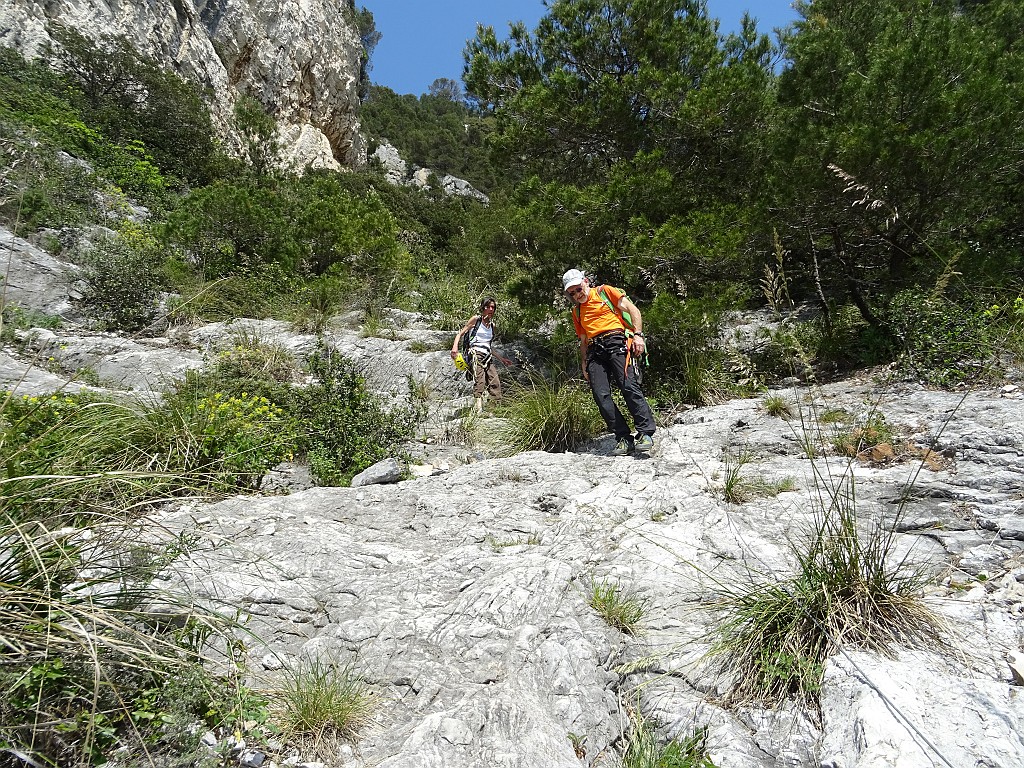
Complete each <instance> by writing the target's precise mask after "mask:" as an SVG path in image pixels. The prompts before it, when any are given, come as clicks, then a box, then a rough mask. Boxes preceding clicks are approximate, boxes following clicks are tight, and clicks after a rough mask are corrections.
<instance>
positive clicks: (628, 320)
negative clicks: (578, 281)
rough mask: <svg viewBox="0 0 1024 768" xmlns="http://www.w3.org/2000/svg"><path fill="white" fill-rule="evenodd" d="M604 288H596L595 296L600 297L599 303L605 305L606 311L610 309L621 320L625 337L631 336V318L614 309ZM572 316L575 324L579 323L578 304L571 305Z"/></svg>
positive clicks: (627, 313) (625, 313) (627, 314)
mask: <svg viewBox="0 0 1024 768" xmlns="http://www.w3.org/2000/svg"><path fill="white" fill-rule="evenodd" d="M605 287H606V286H603V285H599V286H597V295H598V296H600V297H601V301H603V302H604V303H605V305H606V306H607V307H608V309H610V310H611V311H612V312H614V313H615V314H616V315H618V316H619V319H620V320H622V325H623V326H624V327H625V330H626V335H627V336H632V335H633V318H632V317H630V315H629V312H622V311H620V310H619V308H618V307H616V306H615V305H614V304H612V300H611V299H610V298H609V297H608V292H607V291H606V290H605ZM622 295H623V296H625V295H626V294H625V293H623V294H622ZM572 316H573V317H574V318H576V322H580V305H579V304H576V303H574V304H573V305H572Z"/></svg>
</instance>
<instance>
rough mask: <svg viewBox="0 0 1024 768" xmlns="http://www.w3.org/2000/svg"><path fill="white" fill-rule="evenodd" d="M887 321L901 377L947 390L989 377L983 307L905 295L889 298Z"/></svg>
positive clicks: (919, 293)
mask: <svg viewBox="0 0 1024 768" xmlns="http://www.w3.org/2000/svg"><path fill="white" fill-rule="evenodd" d="M888 316H889V318H890V323H891V325H892V327H893V330H894V333H895V335H896V337H897V338H898V339H899V344H900V356H899V358H898V362H899V365H900V368H901V370H902V371H903V372H904V373H905V374H906V375H910V376H913V377H914V378H916V379H919V380H921V381H925V382H927V383H929V384H934V385H936V386H940V387H949V386H953V385H955V384H959V383H962V382H973V381H978V380H980V379H982V378H983V377H985V376H987V375H990V374H991V366H992V363H993V359H994V354H993V347H992V330H993V327H992V324H991V322H990V320H989V318H988V317H987V316H986V311H985V308H984V307H978V306H974V305H972V304H971V303H965V302H957V301H953V300H950V299H947V298H943V297H936V296H931V295H928V294H926V293H923V292H922V291H919V290H907V291H902V292H900V293H898V294H897V295H896V296H895V297H893V299H892V301H891V302H890V304H889V308H888Z"/></svg>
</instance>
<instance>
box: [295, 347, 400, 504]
mask: <svg viewBox="0 0 1024 768" xmlns="http://www.w3.org/2000/svg"><path fill="white" fill-rule="evenodd" d="M309 372H310V374H311V375H312V376H313V382H312V383H311V384H309V385H308V386H305V387H300V388H296V389H295V390H294V391H293V399H292V401H291V403H290V405H289V413H290V415H291V417H292V419H293V420H294V422H295V423H296V425H297V429H298V450H299V453H300V454H304V455H305V456H306V457H307V459H308V461H309V468H310V472H311V473H312V475H313V478H314V479H315V480H316V482H317V483H318V484H320V485H344V484H346V483H348V482H349V481H350V480H351V479H352V476H353V475H355V474H357V473H358V472H361V471H362V470H364V469H366V468H367V467H369V466H371V465H372V464H375V463H376V462H378V461H381V460H382V459H385V458H388V457H389V456H394V455H395V454H396V453H397V452H398V451H399V450H400V447H401V444H402V443H403V442H404V441H405V440H407V439H408V438H409V436H410V435H411V434H412V429H413V426H414V419H413V414H412V413H411V412H410V411H406V410H396V411H388V410H387V409H385V408H384V406H383V404H382V403H381V402H380V400H379V399H378V398H376V397H375V396H374V395H372V394H371V393H370V392H368V391H367V389H366V385H365V382H364V380H363V377H362V376H361V375H359V373H358V371H356V369H355V366H354V365H353V364H352V363H351V362H350V361H348V360H346V359H345V358H344V357H343V356H342V355H341V354H339V353H338V352H336V351H334V350H321V351H319V352H317V353H316V354H314V355H313V356H312V357H311V358H310V361H309Z"/></svg>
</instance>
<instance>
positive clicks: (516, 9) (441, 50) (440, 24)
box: [356, 0, 797, 96]
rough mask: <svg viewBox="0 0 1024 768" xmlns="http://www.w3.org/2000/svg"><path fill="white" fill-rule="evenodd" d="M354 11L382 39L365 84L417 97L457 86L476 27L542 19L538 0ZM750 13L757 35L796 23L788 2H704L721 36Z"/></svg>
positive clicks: (457, 0) (390, 3)
mask: <svg viewBox="0 0 1024 768" xmlns="http://www.w3.org/2000/svg"><path fill="white" fill-rule="evenodd" d="M356 5H357V6H363V7H366V8H368V9H369V10H370V11H371V12H372V13H373V18H374V21H375V22H376V24H377V31H378V32H380V33H381V34H382V37H381V41H380V43H379V44H378V46H377V50H376V51H374V54H373V60H372V64H373V70H372V71H371V72H370V78H371V79H372V80H373V82H374V83H376V84H378V85H386V86H387V87H388V88H390V89H391V90H393V91H395V92H397V93H412V94H415V95H417V96H419V95H420V94H422V93H426V91H427V88H428V87H429V86H430V84H431V83H432V82H434V80H435V79H437V78H439V77H448V78H451V79H452V80H457V81H460V82H461V79H462V49H463V48H464V47H465V45H466V41H467V40H469V39H471V38H472V37H473V36H474V35H475V34H476V25H477V23H478V22H480V23H483V24H490V25H491V26H493V27H494V29H495V31H496V32H497V33H498V34H499V35H503V34H504V33H507V31H508V22H509V21H524V22H526V25H527V27H529V29H531V30H532V29H534V28H535V27H536V26H537V21H538V20H539V19H540V17H541V16H543V15H544V6H543V4H542V3H541V0H435V2H427V0H356ZM752 7H753V8H754V9H755V10H752V11H751V15H752V16H754V18H756V19H757V28H758V30H760V31H761V32H768V33H770V32H771V31H772V29H774V28H775V27H781V26H785V25H786V24H788V23H789V22H791V21H795V20H796V18H797V13H796V11H794V10H793V7H792V0H708V12H709V13H710V15H711V16H714V17H716V18H718V19H719V20H720V21H721V22H722V24H721V30H722V31H723V32H729V31H732V30H734V29H736V28H737V27H738V26H739V21H740V18H741V17H742V16H743V11H744V10H746V9H748V8H752Z"/></svg>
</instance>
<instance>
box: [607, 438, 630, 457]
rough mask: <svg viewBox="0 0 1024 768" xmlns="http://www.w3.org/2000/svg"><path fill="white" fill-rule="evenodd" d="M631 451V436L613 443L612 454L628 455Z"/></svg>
mask: <svg viewBox="0 0 1024 768" xmlns="http://www.w3.org/2000/svg"><path fill="white" fill-rule="evenodd" d="M632 452H633V438H632V437H624V438H622V439H621V440H619V442H617V443H616V444H615V447H614V448H613V449H612V456H629V454H631V453H632Z"/></svg>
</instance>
